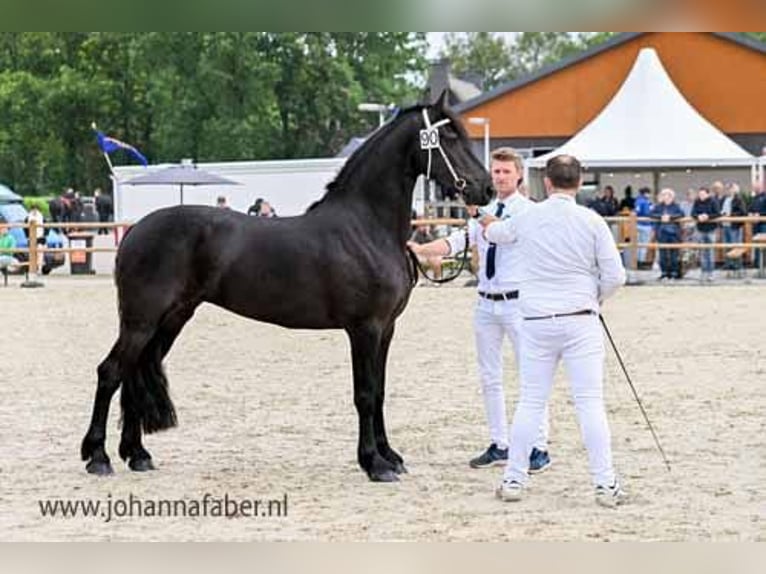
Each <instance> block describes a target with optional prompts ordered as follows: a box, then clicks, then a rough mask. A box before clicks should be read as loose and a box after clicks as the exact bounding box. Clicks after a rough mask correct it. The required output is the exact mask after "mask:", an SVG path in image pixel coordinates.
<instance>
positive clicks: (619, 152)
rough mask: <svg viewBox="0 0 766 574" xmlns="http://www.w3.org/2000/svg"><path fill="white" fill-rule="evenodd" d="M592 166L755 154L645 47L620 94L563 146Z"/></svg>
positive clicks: (675, 163)
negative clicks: (707, 114) (691, 98)
mask: <svg viewBox="0 0 766 574" xmlns="http://www.w3.org/2000/svg"><path fill="white" fill-rule="evenodd" d="M558 154H570V155H574V156H575V157H577V158H578V159H579V160H580V161H582V162H583V164H585V166H586V167H588V168H591V169H593V168H596V169H598V168H613V169H614V168H620V167H623V168H642V167H643V168H663V167H665V168H671V167H679V168H680V167H724V166H750V165H752V164H753V163H754V158H753V156H751V155H750V154H749V153H748V152H747V151H745V150H744V149H742V148H741V147H740V146H739V145H737V144H736V143H734V142H733V141H732V140H730V139H729V138H728V137H727V136H726V135H724V134H723V133H721V132H720V131H719V130H718V128H716V127H715V126H714V125H713V124H711V123H710V122H709V121H707V120H706V119H705V118H704V117H702V116H701V115H700V114H699V112H697V110H695V109H694V108H693V107H692V105H691V104H690V103H689V102H688V101H686V98H684V96H683V95H682V94H681V92H680V91H679V90H678V88H676V86H675V84H674V83H673V81H672V80H671V79H670V76H668V73H667V72H666V71H665V68H664V67H663V65H662V62H660V59H659V57H658V56H657V52H656V51H655V50H654V49H653V48H643V49H642V50H641V51H640V52H639V54H638V58H636V62H635V64H633V69H632V70H631V71H630V74H628V77H627V79H626V80H625V82H624V83H623V84H622V86H621V87H620V89H619V90H618V92H617V94H615V96H614V97H613V98H612V100H611V101H610V102H609V103H608V104H607V106H606V107H605V108H604V109H603V110H602V111H601V113H600V114H599V115H598V116H596V118H595V119H594V120H592V121H591V122H590V123H589V124H588V125H586V126H585V127H584V128H583V129H582V130H580V131H579V132H578V133H577V134H576V135H574V136H573V137H572V138H571V139H570V140H569V141H567V142H566V143H565V144H564V145H562V146H561V147H560V148H558V149H556V150H554V151H552V152H550V153H548V154H546V155H543V156H540V157H537V158H534V159H532V160H530V161H529V165H530V166H531V167H543V166H544V165H545V162H546V161H547V160H548V159H549V158H550V157H553V156H554V155H558Z"/></svg>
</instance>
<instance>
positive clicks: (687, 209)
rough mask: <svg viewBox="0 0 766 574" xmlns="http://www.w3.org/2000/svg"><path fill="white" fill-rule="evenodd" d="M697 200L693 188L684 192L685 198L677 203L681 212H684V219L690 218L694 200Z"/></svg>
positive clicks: (695, 191)
mask: <svg viewBox="0 0 766 574" xmlns="http://www.w3.org/2000/svg"><path fill="white" fill-rule="evenodd" d="M695 199H697V190H696V189H694V188H693V187H690V188H689V189H687V190H686V197H685V198H684V200H683V201H682V202H681V203H679V207H680V208H681V211H683V212H684V217H691V215H692V206H693V205H694V200H695Z"/></svg>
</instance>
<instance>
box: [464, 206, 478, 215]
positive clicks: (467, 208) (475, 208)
mask: <svg viewBox="0 0 766 574" xmlns="http://www.w3.org/2000/svg"><path fill="white" fill-rule="evenodd" d="M465 211H466V213H467V214H468V215H470V216H471V217H478V215H479V206H478V205H466V206H465Z"/></svg>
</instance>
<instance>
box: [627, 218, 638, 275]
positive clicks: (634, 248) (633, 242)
mask: <svg viewBox="0 0 766 574" xmlns="http://www.w3.org/2000/svg"><path fill="white" fill-rule="evenodd" d="M628 241H629V242H630V246H629V247H628V250H629V251H630V269H631V270H632V271H635V270H636V269H638V216H637V215H636V212H635V211H631V212H630V215H629V216H628Z"/></svg>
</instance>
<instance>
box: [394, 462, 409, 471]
mask: <svg viewBox="0 0 766 574" xmlns="http://www.w3.org/2000/svg"><path fill="white" fill-rule="evenodd" d="M394 472H395V473H396V474H409V472H410V471H409V470H407V467H406V466H404V463H403V462H397V463H396V466H395V467H394Z"/></svg>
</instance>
